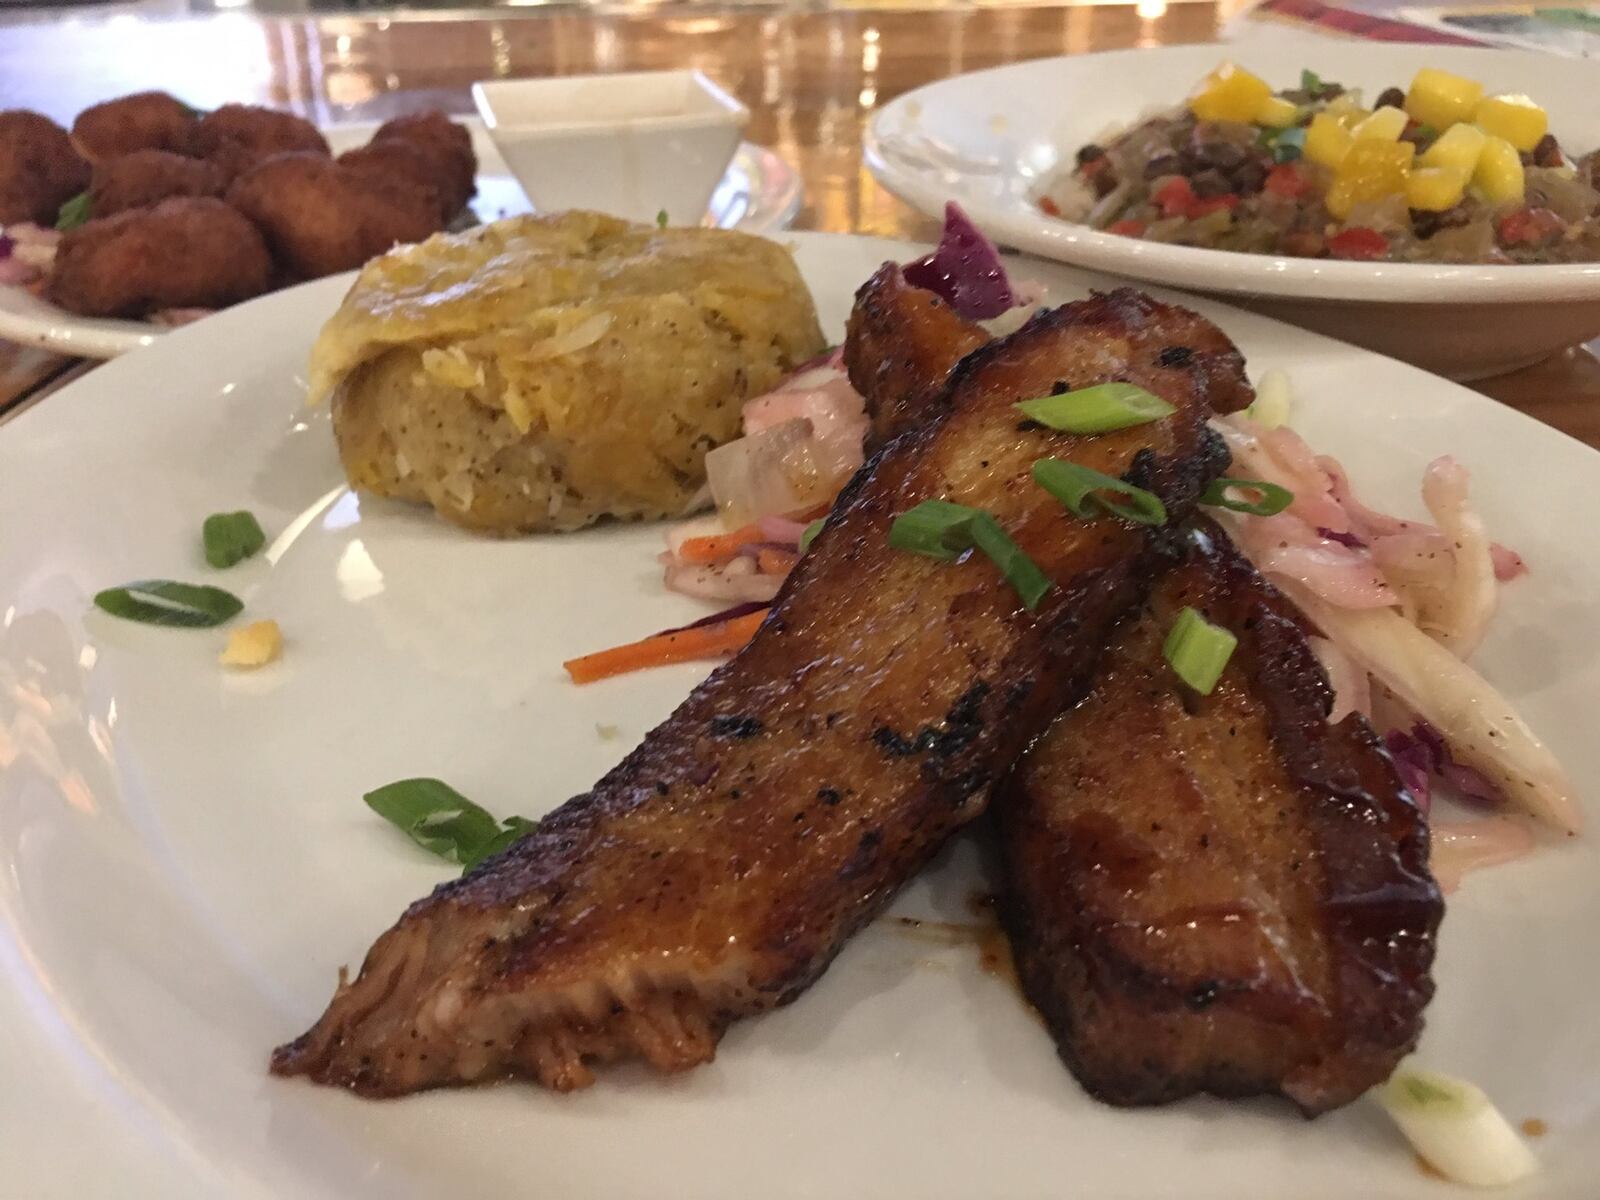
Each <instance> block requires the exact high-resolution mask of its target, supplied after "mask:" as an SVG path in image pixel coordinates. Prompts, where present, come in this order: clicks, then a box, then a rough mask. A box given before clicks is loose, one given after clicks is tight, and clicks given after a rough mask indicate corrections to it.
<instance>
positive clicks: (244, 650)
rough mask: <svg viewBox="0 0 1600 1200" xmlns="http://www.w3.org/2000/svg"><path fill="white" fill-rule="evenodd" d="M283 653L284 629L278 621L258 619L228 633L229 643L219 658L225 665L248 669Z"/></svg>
mask: <svg viewBox="0 0 1600 1200" xmlns="http://www.w3.org/2000/svg"><path fill="white" fill-rule="evenodd" d="M282 653H283V630H281V629H279V628H278V623H277V622H276V621H270V620H269V621H256V622H254V623H253V624H250V625H246V626H245V627H244V628H243V629H235V630H234V631H233V632H232V633H231V634H229V635H228V645H227V648H226V649H225V650H223V652H222V655H221V657H220V658H218V660H217V661H218V662H220V663H221V664H222V665H223V666H225V667H242V668H244V669H246V670H251V669H254V668H255V667H264V666H266V665H267V664H268V663H269V662H272V661H273V660H274V659H275V658H277V657H278V656H279V655H280V654H282Z"/></svg>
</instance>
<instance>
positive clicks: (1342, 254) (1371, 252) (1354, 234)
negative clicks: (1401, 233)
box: [1328, 225, 1389, 262]
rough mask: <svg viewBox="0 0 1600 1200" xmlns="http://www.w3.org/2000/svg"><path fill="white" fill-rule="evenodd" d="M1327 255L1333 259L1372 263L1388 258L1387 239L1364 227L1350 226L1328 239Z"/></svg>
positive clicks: (1374, 230)
mask: <svg viewBox="0 0 1600 1200" xmlns="http://www.w3.org/2000/svg"><path fill="white" fill-rule="evenodd" d="M1328 253H1329V254H1331V255H1332V256H1333V257H1334V258H1349V259H1354V260H1355V261H1357V262H1372V261H1373V260H1374V259H1379V258H1385V257H1387V256H1388V253H1389V239H1388V238H1386V237H1384V236H1383V234H1381V233H1379V232H1378V231H1377V230H1376V229H1372V228H1369V227H1368V226H1366V225H1352V226H1350V228H1348V229H1341V230H1340V231H1339V232H1338V233H1336V234H1334V235H1333V236H1332V237H1331V238H1329V239H1328Z"/></svg>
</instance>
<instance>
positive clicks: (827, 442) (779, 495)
mask: <svg viewBox="0 0 1600 1200" xmlns="http://www.w3.org/2000/svg"><path fill="white" fill-rule="evenodd" d="M860 465H861V445H860V442H859V440H857V441H856V443H855V445H854V447H853V448H852V447H851V445H850V444H849V442H848V441H840V440H839V439H821V438H818V437H816V436H815V434H814V433H813V432H812V428H811V422H810V421H807V420H804V419H796V420H792V421H784V422H783V423H782V424H779V425H774V426H773V427H772V428H770V429H765V430H762V431H761V432H760V433H753V434H751V435H750V436H748V437H742V438H740V439H739V440H738V441H736V442H729V443H728V444H727V445H726V446H719V447H718V448H717V449H715V450H713V451H711V453H710V454H707V455H706V479H707V481H708V482H709V483H710V485H711V495H712V497H713V499H715V501H716V504H717V511H718V512H719V513H721V514H722V520H723V522H724V523H725V524H726V525H727V526H728V527H729V528H730V529H737V528H738V527H739V526H741V525H748V524H749V523H750V522H751V521H756V520H759V519H760V518H762V517H766V516H773V515H780V516H781V515H783V514H786V513H793V512H800V511H801V510H803V509H807V508H811V507H813V506H814V505H817V504H821V503H823V502H825V501H828V500H831V499H832V498H833V497H834V495H835V494H837V492H838V491H839V488H840V487H841V486H842V485H843V483H844V481H845V480H846V479H848V478H849V476H850V473H851V471H853V470H855V468H856V467H858V466H860Z"/></svg>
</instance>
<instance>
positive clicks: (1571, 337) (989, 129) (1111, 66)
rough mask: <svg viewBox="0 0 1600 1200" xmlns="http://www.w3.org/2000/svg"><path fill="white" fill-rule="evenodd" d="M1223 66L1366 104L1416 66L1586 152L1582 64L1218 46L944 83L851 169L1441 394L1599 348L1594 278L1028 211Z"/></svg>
mask: <svg viewBox="0 0 1600 1200" xmlns="http://www.w3.org/2000/svg"><path fill="white" fill-rule="evenodd" d="M1223 59H1233V60H1235V61H1237V62H1239V63H1240V64H1242V65H1243V66H1245V67H1248V68H1249V69H1250V70H1252V71H1255V72H1257V73H1258V74H1260V75H1262V76H1263V77H1264V78H1266V79H1267V80H1268V81H1269V82H1270V83H1272V84H1273V86H1274V87H1286V86H1290V85H1291V84H1293V83H1294V82H1295V81H1296V80H1297V79H1298V76H1299V72H1300V69H1301V68H1302V67H1309V68H1311V69H1312V70H1314V71H1316V72H1317V73H1318V74H1320V75H1322V76H1323V78H1325V79H1331V80H1338V81H1339V82H1341V83H1344V84H1346V85H1347V86H1354V87H1360V88H1362V89H1363V90H1364V91H1365V92H1366V94H1367V96H1368V97H1369V98H1370V97H1372V96H1374V95H1376V94H1377V92H1378V91H1381V90H1382V89H1383V88H1385V87H1389V86H1398V87H1405V86H1406V85H1407V84H1409V83H1410V81H1411V77H1412V75H1414V74H1415V73H1416V71H1417V69H1418V68H1419V67H1422V66H1436V67H1442V68H1444V69H1446V70H1450V71H1455V72H1457V73H1459V74H1462V75H1468V76H1471V77H1473V78H1476V79H1479V80H1481V81H1482V82H1483V83H1484V84H1485V85H1486V86H1487V87H1488V89H1489V90H1490V91H1492V92H1526V93H1527V94H1529V95H1531V96H1533V97H1534V98H1535V99H1536V100H1538V101H1539V102H1540V103H1541V104H1543V105H1544V106H1545V107H1546V108H1547V109H1548V110H1549V112H1550V122H1551V126H1550V127H1551V130H1552V132H1554V133H1555V134H1556V136H1557V137H1559V138H1560V139H1561V143H1562V145H1563V147H1565V148H1566V149H1567V151H1568V153H1569V154H1573V155H1576V154H1578V153H1583V152H1586V151H1588V150H1590V149H1593V148H1594V147H1595V146H1597V145H1600V109H1597V107H1596V105H1595V104H1594V103H1593V88H1594V79H1595V76H1594V66H1593V64H1592V63H1587V62H1585V61H1583V60H1579V59H1562V58H1554V57H1551V56H1547V55H1541V54H1527V53H1521V52H1514V51H1504V50H1493V51H1490V50H1472V49H1462V48H1459V47H1446V46H1405V45H1388V44H1372V43H1357V42H1344V41H1336V40H1332V39H1327V38H1314V37H1306V36H1304V35H1282V34H1279V35H1274V36H1266V37H1259V38H1253V39H1251V40H1249V41H1245V42H1239V43H1233V44H1230V45H1225V46H1224V45H1201V46H1180V47H1172V48H1168V49H1160V50H1126V51H1117V52H1114V53H1108V54H1090V55H1081V56H1077V57H1072V58H1051V59H1040V60H1036V61H1033V62H1026V63H1019V64H1016V65H1014V66H1009V67H1001V68H998V69H996V70H991V71H980V72H977V73H975V74H971V75H962V76H957V77H956V78H954V79H947V80H944V81H943V82H941V83H936V84H932V85H930V86H928V87H924V88H920V89H918V90H916V91H914V92H910V93H908V94H906V95H904V96H902V97H900V98H899V99H897V100H895V101H894V102H893V103H892V104H889V105H888V106H887V107H885V108H884V109H883V110H882V111H881V112H879V113H878V115H877V116H876V117H875V118H874V119H873V121H872V123H871V125H870V127H869V128H868V131H867V137H866V158H867V163H868V166H869V167H870V168H871V170H872V172H873V174H874V175H876V176H877V177H878V179H879V180H880V181H881V182H882V183H883V184H884V185H885V186H886V187H888V188H889V190H890V191H892V192H894V193H895V194H896V195H898V196H900V197H901V198H903V199H905V200H906V201H908V202H909V203H911V204H913V205H915V206H916V207H917V208H919V209H921V210H922V211H924V212H927V213H930V214H937V213H938V212H940V211H941V210H942V208H943V206H944V203H945V201H947V200H952V199H953V200H957V201H959V202H960V203H961V204H962V206H963V207H965V208H966V209H967V211H968V212H969V213H970V214H971V215H972V217H973V218H974V220H976V221H977V222H978V224H979V225H980V226H982V227H983V228H984V229H985V230H986V231H987V232H988V233H989V234H991V235H992V236H993V237H995V238H997V239H998V240H1000V241H1002V242H1005V243H1008V244H1011V245H1015V246H1018V247H1021V248H1022V249H1024V250H1031V251H1033V252H1034V253H1036V254H1042V255H1045V256H1047V257H1050V258H1054V259H1058V260H1060V261H1062V262H1070V263H1075V264H1078V265H1079V266H1085V267H1091V268H1094V269H1096V270H1100V271H1107V272H1110V273H1112V274H1116V275H1122V276H1125V277H1127V278H1129V279H1135V280H1140V281H1144V282H1149V283H1160V284H1167V285H1169V286H1173V287H1181V288H1188V289H1190V290H1193V291H1199V292H1206V293H1210V294H1212V295H1215V296H1218V297H1222V298H1225V299H1227V300H1228V301H1229V302H1230V303H1233V304H1238V305H1241V306H1242V307H1246V308H1252V309H1255V310H1256V311H1258V312H1262V313H1265V314H1267V315H1269V316H1273V317H1278V318H1280V319H1282V320H1287V321H1292V322H1294V323H1295V324H1297V325H1302V326H1304V327H1306V328H1308V329H1315V330H1317V331H1318V332H1321V333H1328V334H1332V335H1333V336H1334V337H1338V338H1342V339H1344V340H1346V341H1351V342H1355V343H1357V344H1358V345H1362V346H1366V347H1368V348H1370V349H1373V350H1377V351H1380V352H1381V353H1384V354H1389V355H1392V356H1394V357H1396V358H1401V359H1404V360H1406V361H1408V362H1412V363H1416V364H1417V365H1419V366H1422V367H1426V368H1428V369H1429V370H1433V371H1438V372H1440V373H1442V374H1445V375H1449V376H1452V377H1454V378H1457V379H1471V378H1478V377H1481V376H1485V375H1491V374H1496V373H1498V372H1501V371H1507V370H1511V369H1514V368H1516V367H1519V366H1525V365H1527V364H1528V363H1532V362H1537V361H1538V360H1540V359H1542V358H1544V357H1546V356H1547V355H1549V354H1551V353H1553V352H1554V351H1557V350H1560V349H1562V348H1563V347H1566V346H1570V345H1573V344H1575V343H1577V342H1581V341H1585V340H1587V339H1589V338H1591V337H1594V336H1595V335H1596V334H1600V263H1580V264H1573V265H1559V266H1488V265H1485V266H1444V265H1431V264H1424V263H1362V262H1338V261H1332V260H1326V259H1309V258H1287V257H1278V256H1275V255H1267V254H1239V253H1234V252H1230V251H1222V250H1203V249H1197V248H1195V247H1189V246H1169V245H1163V244H1161V243H1159V242H1145V241H1139V240H1137V239H1135V238H1126V237H1118V236H1116V235H1115V234H1109V233H1103V232H1100V231H1098V230H1094V229H1090V228H1089V227H1087V226H1084V225H1077V224H1073V223H1070V222H1067V221H1061V220H1057V219H1055V218H1053V217H1048V216H1046V215H1045V214H1044V213H1042V212H1040V211H1039V208H1038V206H1037V204H1036V203H1035V201H1034V197H1035V196H1036V195H1037V193H1038V191H1039V189H1040V188H1041V186H1042V185H1043V183H1044V181H1045V179H1046V178H1047V177H1048V176H1050V175H1052V174H1053V173H1054V172H1055V171H1056V170H1057V168H1058V164H1060V163H1061V162H1062V161H1063V160H1067V161H1070V156H1071V155H1072V154H1073V153H1074V152H1075V151H1076V149H1077V148H1078V147H1079V146H1081V145H1082V144H1084V143H1085V142H1089V141H1095V140H1098V139H1100V138H1103V137H1104V136H1105V135H1106V133H1107V132H1108V131H1109V130H1111V129H1112V128H1114V127H1121V126H1123V125H1126V124H1128V123H1129V122H1131V121H1132V120H1133V119H1134V118H1135V117H1137V116H1138V115H1140V114H1141V113H1143V112H1145V111H1147V110H1150V109H1152V108H1160V107H1165V106H1168V105H1173V104H1177V103H1179V102H1180V101H1181V100H1182V99H1183V97H1184V96H1185V95H1186V94H1187V93H1188V91H1189V89H1190V88H1191V87H1192V86H1193V85H1194V83H1195V82H1196V81H1197V80H1198V79H1200V78H1201V77H1202V76H1203V75H1204V74H1205V73H1206V72H1207V71H1209V70H1210V69H1211V68H1212V67H1214V66H1216V64H1217V63H1218V62H1220V61H1221V60H1223Z"/></svg>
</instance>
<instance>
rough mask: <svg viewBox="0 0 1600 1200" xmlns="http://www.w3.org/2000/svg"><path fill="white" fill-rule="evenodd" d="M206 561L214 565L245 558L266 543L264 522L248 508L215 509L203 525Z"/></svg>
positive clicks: (202, 539) (239, 560) (224, 564)
mask: <svg viewBox="0 0 1600 1200" xmlns="http://www.w3.org/2000/svg"><path fill="white" fill-rule="evenodd" d="M200 538H201V541H202V542H203V543H204V544H205V550H206V561H207V562H208V563H210V564H211V565H212V566H213V567H231V566H233V565H234V564H235V563H240V562H243V561H244V560H245V559H247V558H249V557H250V556H251V555H252V554H255V553H256V552H257V551H258V550H260V549H261V547H263V546H265V545H266V544H267V535H266V534H264V533H262V532H261V523H260V522H259V521H257V520H256V519H255V516H254V514H252V513H248V512H243V511H240V512H231V513H212V514H211V515H210V516H209V517H207V518H206V521H205V524H204V525H202V526H201V527H200Z"/></svg>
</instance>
